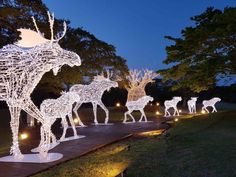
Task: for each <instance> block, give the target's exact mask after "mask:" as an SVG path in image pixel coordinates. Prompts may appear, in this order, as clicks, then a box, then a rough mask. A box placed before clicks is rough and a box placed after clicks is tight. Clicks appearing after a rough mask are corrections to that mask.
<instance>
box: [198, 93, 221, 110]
mask: <svg viewBox="0 0 236 177" xmlns="http://www.w3.org/2000/svg"><path fill="white" fill-rule="evenodd" d="M220 101H221V99H220V98H218V97H215V98H212V99H210V100H204V101H202V104H203V107H202V111H204V110H205V111H206V112H207V113H209V110H208V109H207V107H212V108H213V109H212V113H213V112H217V110H216V107H215V104H216V103H217V102H220Z"/></svg>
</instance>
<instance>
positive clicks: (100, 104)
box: [98, 101, 109, 124]
mask: <svg viewBox="0 0 236 177" xmlns="http://www.w3.org/2000/svg"><path fill="white" fill-rule="evenodd" d="M98 104H99V106H100V107H101V108H102V109H103V110H104V111H105V113H106V118H105V124H107V123H108V120H109V111H108V109H107V108H106V106H105V105H104V104H103V103H102V102H101V101H100V102H98Z"/></svg>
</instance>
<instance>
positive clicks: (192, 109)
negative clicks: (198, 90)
mask: <svg viewBox="0 0 236 177" xmlns="http://www.w3.org/2000/svg"><path fill="white" fill-rule="evenodd" d="M196 102H197V97H191V100H188V102H187V104H188V110H189V113H190V114H193V113H194V114H196V112H197V110H196Z"/></svg>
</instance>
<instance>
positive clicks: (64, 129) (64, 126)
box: [60, 116, 68, 141]
mask: <svg viewBox="0 0 236 177" xmlns="http://www.w3.org/2000/svg"><path fill="white" fill-rule="evenodd" d="M61 123H62V126H63V133H62V136H61V138H60V141H63V140H65V138H66V131H67V128H68V123H67V120H66V116H62V117H61Z"/></svg>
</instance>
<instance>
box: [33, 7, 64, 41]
mask: <svg viewBox="0 0 236 177" xmlns="http://www.w3.org/2000/svg"><path fill="white" fill-rule="evenodd" d="M47 15H48V22H49V25H50V33H51V39H50V41H51V43H52V42H58V41H60V40H61V39H62V38H63V37H64V36H65V34H66V29H67V25H66V22H65V21H64V22H63V32H62V34H61V36H60V35H59V33H58V34H57V35H56V36H57V38H56V39H54V32H53V26H54V21H55V17H54V14H53V13H52V14H50V13H49V11H47ZM32 20H33V23H34V26H35V28H36V31H37V33H38V34H40V35H41V36H43V35H42V33H41V32H40V31H39V28H38V26H37V23H36V20H35V18H34V17H33V16H32Z"/></svg>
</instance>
